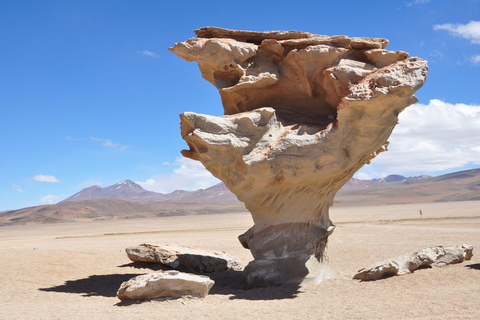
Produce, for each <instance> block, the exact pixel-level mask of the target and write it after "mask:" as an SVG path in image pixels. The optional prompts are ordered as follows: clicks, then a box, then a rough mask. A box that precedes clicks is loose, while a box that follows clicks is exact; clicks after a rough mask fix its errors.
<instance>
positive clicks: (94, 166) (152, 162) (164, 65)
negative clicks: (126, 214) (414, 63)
mask: <svg viewBox="0 0 480 320" xmlns="http://www.w3.org/2000/svg"><path fill="white" fill-rule="evenodd" d="M203 26H218V27H224V28H230V29H243V30H255V31H268V30H300V31H308V32H312V33H316V34H325V35H343V34H345V35H348V36H366V37H382V38H387V39H389V40H390V45H389V46H388V47H387V49H389V50H403V51H407V52H409V53H410V55H411V56H419V57H421V58H424V59H426V60H428V61H429V67H430V70H429V77H428V79H427V82H426V84H425V85H424V87H423V88H422V89H420V90H419V91H418V92H417V94H416V95H417V97H418V98H419V99H420V102H419V104H417V105H415V106H412V107H410V108H408V109H407V110H406V111H405V112H404V113H402V114H401V115H400V125H399V126H397V128H396V129H395V130H394V133H393V135H392V137H391V139H390V141H391V144H390V148H389V149H390V151H389V152H386V153H384V154H381V155H379V156H378V157H377V158H376V159H375V160H374V161H373V162H372V165H370V166H366V167H364V169H362V170H361V171H360V172H359V173H358V174H357V177H359V178H374V177H381V176H384V175H387V174H394V173H395V174H403V175H406V176H411V175H419V174H429V175H438V174H441V173H445V172H451V171H456V170H462V169H468V168H476V167H480V98H479V91H480V86H479V83H480V81H479V73H480V1H478V0H451V1H447V0H445V1H441V0H431V1H428V0H406V1H358V0H357V1H301V0H299V1H280V0H279V1H242V2H237V1H176V2H174V1H160V0H158V1H133V0H132V1H120V0H117V1H99V0H96V1H41V0H38V1H21V0H16V1H13V0H10V1H8V0H6V1H1V2H0V108H1V116H0V136H1V139H0V152H1V156H0V211H2V210H8V209H17V208H21V207H26V206H34V205H39V204H46V203H55V202H58V201H60V200H62V199H64V198H66V197H68V196H70V195H72V194H74V193H76V192H78V191H79V190H81V189H82V188H85V187H88V186H91V185H94V184H98V185H101V186H108V185H110V184H113V183H117V182H119V181H121V180H123V179H131V180H133V181H136V182H138V183H140V184H141V185H142V186H143V187H145V188H146V189H150V190H154V191H158V192H171V191H174V190H175V189H189V190H192V189H198V188H201V187H208V186H210V185H212V184H214V183H216V180H215V179H214V178H212V177H211V176H210V175H209V174H208V173H206V172H205V171H204V170H202V167H201V165H199V163H195V162H192V161H187V160H185V159H182V158H181V156H180V153H179V152H180V150H181V149H184V148H186V144H185V143H184V141H183V140H182V139H181V136H180V130H179V124H178V123H179V117H178V115H179V114H180V113H182V112H184V111H194V112H198V113H206V114H212V115H221V114H222V112H223V109H222V106H221V102H220V98H219V94H218V91H217V89H215V88H214V87H213V86H212V85H211V84H210V83H208V82H207V81H205V80H203V79H202V78H201V76H200V72H199V70H198V67H197V66H196V64H195V63H188V62H186V61H184V60H182V59H179V58H178V57H176V56H175V55H174V54H173V53H171V52H169V51H168V50H167V48H168V47H171V46H173V45H174V44H175V42H180V41H184V40H186V39H188V38H190V37H193V36H194V33H193V30H194V29H196V28H200V27H203Z"/></svg>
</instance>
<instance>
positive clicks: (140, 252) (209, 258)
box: [125, 243, 242, 273]
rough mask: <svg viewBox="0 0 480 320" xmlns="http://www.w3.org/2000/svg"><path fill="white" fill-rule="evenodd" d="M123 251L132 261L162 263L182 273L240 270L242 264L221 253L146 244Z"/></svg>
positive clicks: (233, 257) (229, 255) (234, 258)
mask: <svg viewBox="0 0 480 320" xmlns="http://www.w3.org/2000/svg"><path fill="white" fill-rule="evenodd" d="M125 251H126V252H127V255H128V258H129V259H130V260H132V261H141V262H155V263H162V264H164V265H167V266H169V267H172V268H174V269H178V270H181V271H184V272H193V273H198V272H200V273H203V272H217V271H222V270H237V271H239V270H242V264H241V262H240V260H238V258H237V257H235V256H233V255H231V254H228V253H225V252H222V251H206V250H200V249H194V248H188V247H180V246H170V245H153V244H146V243H144V244H141V245H139V246H135V247H129V248H127V249H126V250H125Z"/></svg>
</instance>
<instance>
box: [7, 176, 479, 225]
mask: <svg viewBox="0 0 480 320" xmlns="http://www.w3.org/2000/svg"><path fill="white" fill-rule="evenodd" d="M471 200H480V169H472V170H466V171H460V172H454V173H449V174H445V175H441V176H438V177H430V176H419V177H411V178H405V177H403V176H400V175H390V176H387V177H385V178H382V179H374V180H360V179H355V178H352V179H351V180H350V181H349V182H348V183H347V184H345V186H344V187H343V188H342V189H341V190H340V191H339V192H338V193H337V195H336V197H335V201H334V206H337V207H339V206H341V207H346V206H361V205H388V204H404V203H425V202H445V201H471ZM245 210H246V209H245V206H244V205H243V203H241V202H240V201H238V200H237V198H236V196H235V195H234V194H232V193H231V192H230V191H229V190H228V189H227V188H226V187H225V185H224V184H223V183H219V184H217V185H215V186H212V187H210V188H207V189H200V190H196V191H184V190H177V191H174V192H172V193H170V194H162V193H156V192H152V191H147V190H144V189H143V188H142V187H141V186H139V185H138V184H136V183H134V182H132V181H130V180H124V181H122V182H119V183H117V184H114V185H112V186H109V187H106V188H101V187H99V186H92V187H89V188H86V189H83V190H81V191H80V192H78V193H76V194H74V195H73V196H71V197H69V198H67V199H65V200H64V201H62V202H60V203H58V204H54V205H44V206H36V207H30V208H23V209H19V210H10V211H4V212H0V226H2V225H15V224H37V223H55V222H68V221H91V220H105V219H128V218H143V217H157V216H168V215H189V214H207V213H225V212H238V211H245Z"/></svg>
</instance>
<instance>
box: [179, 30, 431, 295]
mask: <svg viewBox="0 0 480 320" xmlns="http://www.w3.org/2000/svg"><path fill="white" fill-rule="evenodd" d="M200 30H201V31H198V30H197V35H198V36H199V38H194V39H195V40H192V39H190V40H187V41H186V42H183V43H177V44H176V45H175V46H174V47H173V48H170V50H171V51H173V52H174V53H176V54H177V55H178V56H180V57H182V58H184V59H186V60H187V61H192V60H195V61H197V62H198V65H199V68H200V70H202V75H203V77H204V78H205V79H207V80H208V81H210V82H211V83H212V84H213V85H215V86H216V87H217V88H218V89H219V92H220V95H221V98H222V103H223V107H224V110H225V114H226V115H225V116H222V117H214V116H208V115H202V114H196V113H192V112H185V113H183V114H182V115H180V118H181V131H182V137H183V138H184V139H185V141H186V142H187V144H188V146H189V148H190V149H189V150H184V151H182V154H183V155H184V156H185V157H189V158H191V159H194V160H199V161H201V162H202V164H203V165H204V166H205V168H206V169H207V170H209V171H210V172H211V173H212V174H213V175H214V176H216V177H217V178H219V179H221V180H222V181H223V182H224V183H225V185H226V186H227V187H228V188H229V189H230V190H231V191H232V192H233V193H234V194H235V195H236V196H237V197H238V199H239V200H241V201H243V202H245V205H246V207H247V209H248V210H249V211H250V212H251V213H252V216H253V219H254V222H255V225H254V226H253V228H252V229H251V230H249V231H248V232H247V233H246V234H244V235H242V236H240V241H241V243H242V245H243V246H245V247H248V248H250V250H251V251H252V254H253V256H254V257H255V259H256V262H253V263H251V265H249V266H247V268H246V271H245V273H246V275H245V279H246V286H247V287H251V286H257V285H258V286H265V285H278V284H281V283H298V282H299V281H301V279H304V278H306V277H307V275H308V277H310V276H312V272H313V271H312V270H316V269H318V268H316V267H315V266H312V263H311V261H312V260H311V258H312V257H313V258H314V260H316V261H317V262H318V261H323V260H324V249H325V246H326V242H327V238H328V236H329V235H330V234H331V233H332V231H333V228H334V226H333V223H332V222H331V220H330V217H329V213H328V209H329V207H330V206H331V205H332V204H333V199H334V196H335V194H336V192H337V191H338V190H339V189H340V188H341V187H342V186H343V185H344V184H345V183H346V182H347V181H348V180H349V179H350V178H351V177H352V176H353V174H354V173H355V172H356V171H357V170H358V169H360V168H361V167H362V166H363V165H364V164H367V163H369V162H370V160H371V159H373V158H374V157H375V156H376V155H377V154H378V153H380V152H383V151H386V148H387V145H388V141H387V139H388V137H389V136H390V133H391V132H392V130H393V128H394V127H395V125H396V124H397V122H398V114H399V113H400V112H401V111H402V110H403V109H404V108H405V107H407V106H409V105H411V104H412V103H415V102H416V101H417V99H416V97H415V96H414V95H413V93H414V92H415V91H416V90H418V89H419V88H420V87H421V86H422V85H423V83H424V82H425V80H426V77H427V70H428V67H427V63H426V61H424V60H422V59H419V58H410V59H406V60H405V58H404V55H403V54H399V53H392V54H390V53H389V52H388V51H386V50H384V51H381V52H380V53H381V54H382V57H384V58H378V54H375V52H377V51H374V50H383V48H385V46H386V45H387V44H388V40H386V39H378V38H348V37H346V36H333V37H328V36H320V35H313V34H308V33H299V32H296V31H295V32H280V31H273V32H267V33H261V32H249V31H234V30H227V29H220V28H213V27H207V28H202V29H200ZM208 41H220V42H221V43H224V44H225V45H222V46H220V45H219V46H217V47H215V50H216V51H215V50H213V51H211V47H209V48H208V50H210V51H208V52H209V55H210V56H211V57H215V58H210V56H208V55H205V54H204V52H206V50H207V48H206V45H205V44H206V43H208ZM190 43H195V46H192V49H189V48H190V47H189V45H190ZM227 43H228V45H227ZM230 44H234V45H230ZM245 48H248V49H245ZM242 52H245V53H242ZM366 52H370V53H369V54H366ZM242 56H243V57H242ZM217 57H222V58H217ZM368 57H371V59H370V58H368ZM229 59H230V60H229ZM395 59H396V60H395ZM227 60H228V61H227ZM226 61H227V62H226ZM390 61H393V62H392V63H388V64H387V62H390ZM292 259H293V260H295V262H292ZM275 264H276V265H275ZM288 265H303V266H304V268H303V269H304V270H301V269H302V268H296V269H297V270H299V271H298V272H297V273H295V272H294V273H287V272H286V270H287V269H288V270H291V268H288V267H284V266H288ZM305 268H306V271H305ZM320 269H321V268H320ZM262 270H263V271H262ZM272 270H276V271H274V272H273V271H272ZM282 270H283V271H282ZM272 272H273V274H274V275H272ZM248 274H255V276H254V277H253V276H252V277H249V276H248ZM262 277H263V278H262Z"/></svg>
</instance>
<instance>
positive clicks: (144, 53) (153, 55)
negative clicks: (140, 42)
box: [137, 50, 159, 58]
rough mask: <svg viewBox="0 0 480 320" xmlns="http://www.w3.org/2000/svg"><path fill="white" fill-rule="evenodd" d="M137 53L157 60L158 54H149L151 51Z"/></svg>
mask: <svg viewBox="0 0 480 320" xmlns="http://www.w3.org/2000/svg"><path fill="white" fill-rule="evenodd" d="M137 52H138V53H141V54H143V55H144V56H147V57H150V58H159V55H158V54H156V53H154V52H151V51H148V50H143V51H137Z"/></svg>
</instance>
